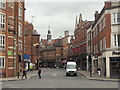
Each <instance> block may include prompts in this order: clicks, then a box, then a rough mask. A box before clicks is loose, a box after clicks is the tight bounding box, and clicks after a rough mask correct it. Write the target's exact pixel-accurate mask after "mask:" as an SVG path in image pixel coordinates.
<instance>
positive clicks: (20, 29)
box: [18, 24, 22, 37]
mask: <svg viewBox="0 0 120 90" xmlns="http://www.w3.org/2000/svg"><path fill="white" fill-rule="evenodd" d="M18 33H19V34H18V35H19V36H20V37H22V25H21V24H19V27H18Z"/></svg>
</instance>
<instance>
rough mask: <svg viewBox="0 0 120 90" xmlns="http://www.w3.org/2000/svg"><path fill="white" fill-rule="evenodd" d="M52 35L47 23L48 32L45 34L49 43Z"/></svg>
mask: <svg viewBox="0 0 120 90" xmlns="http://www.w3.org/2000/svg"><path fill="white" fill-rule="evenodd" d="M51 38H52V35H51V31H50V25H49V28H48V34H47V42H48V43H50V42H51V41H52V39H51Z"/></svg>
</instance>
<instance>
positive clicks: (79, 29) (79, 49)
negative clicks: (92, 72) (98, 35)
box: [73, 14, 92, 70]
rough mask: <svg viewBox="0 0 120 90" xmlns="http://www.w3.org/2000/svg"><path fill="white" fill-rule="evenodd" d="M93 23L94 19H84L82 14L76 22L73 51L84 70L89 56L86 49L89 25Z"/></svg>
mask: <svg viewBox="0 0 120 90" xmlns="http://www.w3.org/2000/svg"><path fill="white" fill-rule="evenodd" d="M91 23H92V21H87V20H85V21H83V20H82V14H80V15H79V21H78V22H77V18H76V24H75V31H74V37H75V40H74V45H73V52H74V60H76V61H77V63H78V66H79V67H80V68H81V69H82V70H86V57H87V50H86V40H87V27H88V26H89V25H90V24H91Z"/></svg>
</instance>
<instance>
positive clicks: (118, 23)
mask: <svg viewBox="0 0 120 90" xmlns="http://www.w3.org/2000/svg"><path fill="white" fill-rule="evenodd" d="M115 25H120V23H114V24H111V26H115Z"/></svg>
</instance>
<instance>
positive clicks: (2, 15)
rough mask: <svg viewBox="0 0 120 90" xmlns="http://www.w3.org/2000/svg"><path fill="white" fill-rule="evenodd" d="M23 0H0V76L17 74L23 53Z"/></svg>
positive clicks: (20, 66) (21, 63)
mask: <svg viewBox="0 0 120 90" xmlns="http://www.w3.org/2000/svg"><path fill="white" fill-rule="evenodd" d="M24 11H25V6H24V2H20V1H18V2H6V1H5V0H1V1H0V76H1V77H13V76H17V75H19V72H20V70H21V68H22V67H23V59H22V57H23V54H24V48H23V47H24V14H25V13H24Z"/></svg>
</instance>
